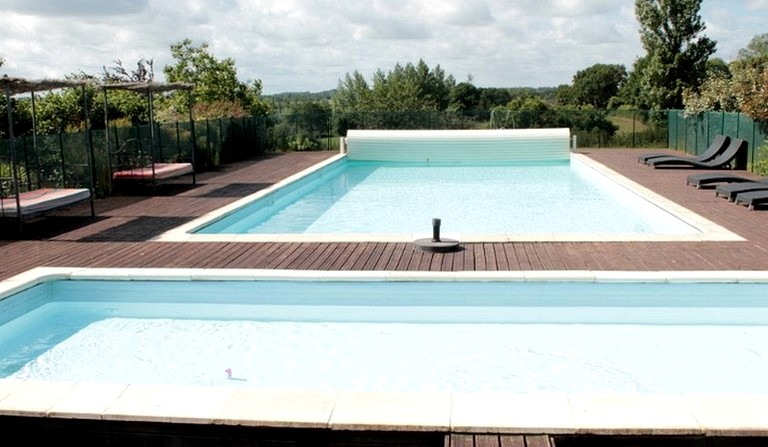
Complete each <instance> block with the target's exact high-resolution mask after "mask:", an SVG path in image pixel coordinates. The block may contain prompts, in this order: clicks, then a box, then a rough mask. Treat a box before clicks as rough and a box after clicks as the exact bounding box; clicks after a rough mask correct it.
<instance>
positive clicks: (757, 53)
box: [739, 33, 768, 60]
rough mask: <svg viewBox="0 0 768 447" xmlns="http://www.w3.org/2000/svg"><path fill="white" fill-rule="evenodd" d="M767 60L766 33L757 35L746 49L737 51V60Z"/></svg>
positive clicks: (767, 36) (767, 38) (767, 34)
mask: <svg viewBox="0 0 768 447" xmlns="http://www.w3.org/2000/svg"><path fill="white" fill-rule="evenodd" d="M766 58H768V33H766V34H758V35H757V36H755V37H753V38H752V40H750V41H749V43H748V44H747V47H746V48H742V49H740V50H739V60H750V59H766Z"/></svg>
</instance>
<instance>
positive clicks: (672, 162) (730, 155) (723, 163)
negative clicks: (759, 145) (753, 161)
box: [647, 138, 747, 169]
mask: <svg viewBox="0 0 768 447" xmlns="http://www.w3.org/2000/svg"><path fill="white" fill-rule="evenodd" d="M746 157H747V141H746V140H743V139H741V138H732V139H731V142H730V143H729V144H728V147H726V148H725V149H724V150H723V151H722V152H720V153H719V154H717V156H716V157H715V158H713V159H712V160H709V161H705V162H702V161H696V160H692V159H691V158H690V157H674V156H669V157H659V158H653V159H651V160H649V161H648V163H647V165H648V166H651V167H653V168H657V167H671V168H699V169H725V168H729V167H730V168H736V167H739V166H742V165H745V164H746Z"/></svg>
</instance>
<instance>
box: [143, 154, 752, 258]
mask: <svg viewBox="0 0 768 447" xmlns="http://www.w3.org/2000/svg"><path fill="white" fill-rule="evenodd" d="M344 157H346V154H339V155H336V156H334V157H331V158H329V159H327V160H325V161H323V162H321V163H318V164H316V165H314V166H311V167H310V168H307V169H305V170H303V171H301V172H299V173H297V174H294V175H292V176H290V177H288V178H286V179H284V180H282V181H280V182H278V183H275V184H274V185H272V186H270V187H268V188H265V189H263V190H261V191H258V192H256V193H254V194H251V195H249V196H246V197H243V198H242V199H239V200H237V201H235V202H232V203H230V204H228V205H225V206H223V207H221V208H219V209H216V210H214V211H211V212H210V213H207V214H205V215H203V216H201V217H199V218H197V219H194V220H192V221H190V222H188V223H186V224H184V225H181V226H179V227H176V228H174V229H171V230H169V231H167V232H165V233H163V234H161V235H159V236H158V237H157V238H155V240H156V241H162V242H393V243H397V242H413V241H415V240H417V239H421V238H426V237H429V238H431V237H432V233H431V231H432V229H431V227H430V228H426V229H425V231H424V232H423V233H407V234H403V233H392V234H377V233H370V234H367V233H366V234H364V233H354V234H344V233H323V234H296V233H280V234H195V233H193V231H195V230H197V229H199V228H201V227H203V226H205V225H207V224H209V223H211V222H212V221H213V220H215V219H217V218H220V217H222V216H224V215H227V214H229V213H231V212H233V211H235V210H237V209H239V208H241V207H243V206H245V205H247V204H250V203H251V202H253V201H255V200H258V199H260V198H262V197H265V196H267V195H269V194H271V193H273V192H274V191H276V190H278V189H280V188H282V187H284V186H286V185H288V184H289V183H291V182H293V181H295V180H298V179H300V178H302V177H304V176H306V175H309V174H311V173H313V172H316V171H318V170H320V169H322V168H324V167H325V166H327V165H329V164H331V163H334V162H336V161H338V160H340V159H342V158H344ZM571 157H573V158H574V159H577V160H579V161H580V162H582V163H583V164H585V165H586V166H588V167H590V168H592V169H595V170H596V171H598V172H600V173H602V174H603V175H605V176H606V177H608V178H610V179H612V180H613V181H615V182H616V183H618V184H619V185H621V186H623V187H625V188H627V189H628V190H630V191H632V192H634V193H636V194H637V195H639V196H640V197H643V198H644V199H646V200H647V201H648V202H650V203H651V204H653V205H655V206H657V207H659V208H660V209H662V210H664V211H666V212H668V213H669V214H671V215H673V216H675V217H677V218H678V219H680V220H682V221H683V222H685V223H687V224H688V225H690V226H691V227H693V228H695V229H697V230H698V232H695V233H653V234H638V233H605V234H589V233H505V234H476V233H455V232H449V231H444V232H443V233H442V234H441V236H442V237H445V238H447V239H455V240H458V241H460V242H466V243H474V242H703V241H744V240H745V239H744V238H743V237H741V236H739V235H738V234H736V233H733V232H732V231H730V230H728V229H726V228H725V227H723V226H721V225H718V224H716V223H714V222H712V221H710V220H709V219H706V218H704V217H702V216H701V215H699V214H697V213H694V212H693V211H691V210H689V209H687V208H685V207H684V206H681V205H679V204H677V203H675V202H673V201H671V200H669V199H667V198H665V197H663V196H661V195H659V194H657V193H655V192H653V191H651V190H650V189H648V188H646V187H644V186H642V185H640V184H638V183H636V182H634V181H632V180H630V179H628V178H626V177H624V176H623V175H621V174H619V173H617V172H616V171H614V170H612V169H610V168H608V167H606V166H605V165H603V164H601V163H598V162H596V161H594V160H592V159H590V158H589V157H588V156H586V155H584V154H575V153H574V154H571Z"/></svg>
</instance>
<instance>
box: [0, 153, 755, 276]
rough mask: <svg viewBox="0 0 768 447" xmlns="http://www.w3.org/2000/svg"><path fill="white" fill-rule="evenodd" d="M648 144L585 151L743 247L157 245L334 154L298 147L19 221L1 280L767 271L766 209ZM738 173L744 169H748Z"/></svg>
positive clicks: (9, 229)
mask: <svg viewBox="0 0 768 447" xmlns="http://www.w3.org/2000/svg"><path fill="white" fill-rule="evenodd" d="M644 152H648V151H647V150H632V149H599V150H588V151H585V152H584V153H586V154H587V155H588V156H589V157H591V158H593V159H594V160H597V161H599V162H601V163H603V164H604V165H606V166H608V167H610V168H612V169H614V170H616V171H618V172H620V173H621V174H623V175H625V176H626V177H628V178H630V179H632V180H634V181H636V182H638V183H640V184H642V185H644V186H646V187H648V188H650V189H652V190H654V191H656V192H658V193H659V194H661V195H663V196H665V197H667V198H669V199H671V200H673V201H675V202H677V203H680V204H682V205H684V206H685V207H687V208H688V209H690V210H692V211H694V212H696V213H698V214H700V215H702V216H704V217H706V218H708V219H710V220H712V221H714V222H715V223H717V224H720V225H722V226H724V227H726V228H728V229H729V230H731V231H733V232H735V233H737V234H739V235H740V236H742V237H744V238H745V239H746V240H745V241H739V242H609V243H605V242H508V243H466V244H463V250H461V251H458V252H455V253H447V254H432V253H425V252H421V251H416V250H414V249H413V247H412V245H411V244H410V243H370V242H360V243H234V242H220V243H219V242H216V243H214V242H183V243H182V242H153V241H151V239H152V238H153V237H155V236H157V235H159V234H161V233H163V232H165V231H166V230H169V229H171V228H173V227H176V226H178V225H179V224H182V223H184V222H188V221H190V220H192V219H194V218H196V217H199V216H201V215H203V214H205V213H207V212H209V211H211V210H214V209H216V208H219V207H221V206H222V205H225V204H227V203H230V202H232V201H234V200H237V199H238V198H241V197H244V196H246V195H248V194H251V193H253V192H255V191H257V190H259V189H262V188H265V187H267V186H269V185H271V184H273V183H275V182H277V181H279V180H281V179H283V178H285V177H287V176H289V175H290V174H293V173H295V172H298V171H300V170H302V169H304V168H306V167H308V166H311V165H313V164H315V163H317V162H319V161H321V160H323V159H326V158H327V157H330V156H332V155H333V154H334V153H330V152H296V153H286V154H275V155H270V156H266V157H264V158H262V159H259V160H254V161H250V162H243V163H238V164H233V165H228V166H225V167H223V168H222V169H220V170H219V171H217V172H208V173H203V174H201V175H199V177H198V185H197V186H195V187H192V186H191V185H188V184H178V185H165V187H164V188H165V189H162V190H161V191H160V193H159V194H158V195H155V196H152V195H143V196H117V197H109V198H106V199H100V200H97V202H96V212H97V217H96V218H92V217H90V216H89V213H88V211H87V210H86V209H85V208H82V209H78V208H73V209H69V210H66V211H65V212H62V213H59V214H57V215H52V216H49V217H47V218H45V219H43V220H40V221H38V222H30V223H27V224H26V225H25V233H24V236H23V238H18V237H17V236H16V235H15V234H13V233H14V231H15V226H14V225H7V224H3V226H2V227H0V229H1V230H2V232H3V233H2V234H3V237H2V239H3V240H2V241H0V279H5V278H8V277H10V276H13V275H15V274H18V273H21V272H23V271H25V270H28V269H30V268H33V267H36V266H49V267H55V266H66V267H186V268H269V269H308V270H316V269H321V270H431V271H461V270H643V271H649V270H766V269H768V231H766V229H767V228H768V211H761V210H757V211H750V210H748V209H747V208H746V207H742V206H738V205H734V204H732V203H728V202H727V201H726V200H724V199H720V198H716V197H715V195H714V192H713V191H712V190H697V189H695V188H693V187H690V186H686V184H685V177H686V176H687V175H688V174H691V173H693V172H699V171H696V170H691V169H652V168H648V167H645V166H641V165H640V164H638V163H637V161H636V159H637V155H638V154H640V153H644ZM744 174H745V175H749V174H747V173H744Z"/></svg>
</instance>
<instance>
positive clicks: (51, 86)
mask: <svg viewBox="0 0 768 447" xmlns="http://www.w3.org/2000/svg"><path fill="white" fill-rule="evenodd" d="M87 85H88V81H85V80H73V79H40V80H30V79H24V78H18V77H9V76H8V75H3V77H2V78H0V88H2V90H3V93H4V95H5V99H6V103H7V106H6V114H7V118H8V139H9V142H10V151H11V154H10V155H11V164H12V170H13V175H12V177H13V178H12V182H13V183H12V187H13V189H14V191H15V196H16V197H15V200H16V210H17V214H18V219H19V233H21V231H22V228H23V227H22V225H23V213H22V207H21V205H22V204H21V198H20V193H19V191H20V190H19V166H18V160H17V156H18V154H17V150H16V138H15V135H14V129H13V104H12V102H11V98H12V97H14V96H17V95H23V94H30V95H31V97H32V141H33V147H34V148H35V150H37V123H36V115H37V113H36V112H37V110H36V105H35V93H37V92H43V91H51V90H58V89H62V88H77V87H80V88H81V89H82V91H83V116H84V119H85V129H86V132H85V140H86V148H87V151H88V165H89V171H90V172H89V178H90V184H89V190H90V200H91V216H95V215H96V211H95V208H94V203H93V189H94V185H93V172H92V170H93V148H92V147H91V139H90V138H89V137H88V129H89V127H90V125H89V116H88V102H87V98H86V95H85V89H86V86H87ZM63 162H64V161H63V160H62V163H63Z"/></svg>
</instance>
